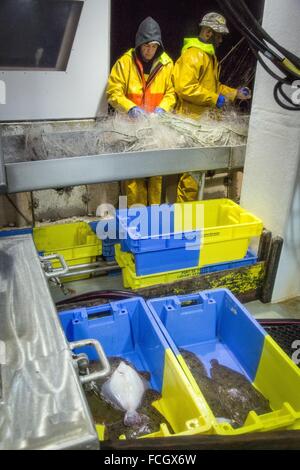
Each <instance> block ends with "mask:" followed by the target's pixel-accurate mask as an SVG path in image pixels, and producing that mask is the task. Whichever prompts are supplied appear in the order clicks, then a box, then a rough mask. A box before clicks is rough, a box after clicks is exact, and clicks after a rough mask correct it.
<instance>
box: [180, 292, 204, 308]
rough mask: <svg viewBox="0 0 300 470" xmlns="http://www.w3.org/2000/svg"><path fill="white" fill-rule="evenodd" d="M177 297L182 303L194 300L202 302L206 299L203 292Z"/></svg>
mask: <svg viewBox="0 0 300 470" xmlns="http://www.w3.org/2000/svg"><path fill="white" fill-rule="evenodd" d="M177 299H178V300H179V302H180V303H181V304H182V303H185V302H189V301H194V300H195V301H197V302H198V303H199V304H202V303H203V301H204V299H203V296H202V294H189V295H179V296H178V297H177ZM183 307H185V305H183Z"/></svg>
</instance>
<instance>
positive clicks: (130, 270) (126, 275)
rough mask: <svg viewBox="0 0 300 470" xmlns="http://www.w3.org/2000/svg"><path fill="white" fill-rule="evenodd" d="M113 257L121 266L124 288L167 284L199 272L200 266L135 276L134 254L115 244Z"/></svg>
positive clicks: (196, 274)
mask: <svg viewBox="0 0 300 470" xmlns="http://www.w3.org/2000/svg"><path fill="white" fill-rule="evenodd" d="M115 258H116V261H117V263H118V265H119V266H120V268H122V277H123V285H124V287H125V288H128V287H130V288H131V289H140V288H143V287H150V286H155V285H157V284H169V283H171V282H176V281H180V280H183V279H187V278H190V277H195V276H198V275H199V274H200V268H188V269H180V270H178V271H169V272H166V273H158V274H149V275H148V276H137V274H136V271H135V264H134V256H133V255H132V254H131V253H126V252H124V251H122V250H121V245H115Z"/></svg>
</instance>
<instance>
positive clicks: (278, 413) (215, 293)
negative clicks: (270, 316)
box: [147, 289, 300, 435]
mask: <svg viewBox="0 0 300 470" xmlns="http://www.w3.org/2000/svg"><path fill="white" fill-rule="evenodd" d="M147 305H148V307H149V308H150V310H151V312H152V315H153V318H155V320H156V322H157V324H158V326H159V328H160V329H161V331H162V332H163V334H164V336H165V338H166V340H167V342H168V343H169V345H170V347H171V349H172V351H173V352H174V354H175V355H176V357H177V360H178V362H179V363H180V364H181V367H182V369H183V370H184V372H185V374H186V376H187V377H188V379H189V381H190V383H191V384H192V386H193V388H194V390H195V392H196V393H197V394H198V396H199V399H201V400H202V403H205V400H206V399H205V393H207V390H206V389H205V386H204V389H203V390H202V389H201V380H200V381H199V383H197V380H196V378H195V377H194V376H193V370H192V369H190V366H191V364H188V363H187V362H186V359H185V358H186V356H185V355H184V353H183V352H182V350H185V351H189V352H191V353H193V354H194V355H195V356H197V357H198V358H199V359H200V360H201V362H202V364H203V365H204V367H205V369H206V373H207V375H208V377H211V371H212V367H215V366H216V367H220V366H225V367H227V368H230V369H232V370H233V371H236V372H238V373H240V374H242V375H244V377H245V378H246V379H247V380H248V381H249V382H250V383H252V385H253V386H254V387H255V388H256V389H257V390H258V391H259V392H260V393H261V394H262V395H263V396H264V397H265V398H266V399H267V400H268V401H269V404H270V409H271V411H266V412H265V413H263V414H257V412H256V411H255V409H253V410H249V411H250V412H249V413H248V416H247V417H246V420H245V421H244V423H243V425H242V426H239V427H238V428H233V426H232V425H231V424H229V423H224V422H223V420H222V418H221V420H220V419H219V418H220V417H218V416H217V415H216V416H215V420H214V423H213V428H214V429H215V432H216V433H217V434H223V435H224V434H225V435H226V434H227V435H234V434H243V433H248V432H255V431H274V430H275V429H299V427H300V400H299V393H298V390H299V385H300V373H299V369H298V368H297V366H296V365H295V364H294V363H293V361H292V360H291V359H290V358H289V357H288V356H287V355H286V354H285V353H284V352H283V351H282V350H281V349H280V347H279V346H278V345H277V344H276V343H275V342H274V341H273V340H272V338H270V336H269V335H268V334H267V332H266V331H264V330H263V328H262V327H261V326H260V325H259V323H258V322H257V321H256V320H255V319H254V318H253V317H252V315H251V314H250V313H249V312H248V311H247V309H246V308H245V307H244V306H243V305H242V304H241V303H240V302H239V301H238V300H237V299H236V298H235V297H234V295H233V294H232V293H231V292H230V291H229V290H228V289H216V290H211V291H203V292H199V293H198V294H192V295H184V296H173V297H165V298H160V299H153V300H149V301H148V302H147ZM215 361H217V363H216V362H215ZM218 364H219V366H218ZM237 388H238V386H237ZM233 392H234V390H233ZM234 393H235V392H234ZM237 396H238V395H237Z"/></svg>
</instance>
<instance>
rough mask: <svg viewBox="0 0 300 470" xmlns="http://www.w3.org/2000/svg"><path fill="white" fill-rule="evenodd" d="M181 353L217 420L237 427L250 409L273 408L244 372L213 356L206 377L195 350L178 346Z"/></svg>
mask: <svg viewBox="0 0 300 470" xmlns="http://www.w3.org/2000/svg"><path fill="white" fill-rule="evenodd" d="M180 353H181V354H182V356H183V358H184V359H185V361H186V363H187V365H188V367H189V368H190V369H191V372H192V374H193V377H194V378H195V380H196V382H197V384H198V386H199V388H200V390H201V392H202V393H203V395H204V397H205V399H206V401H207V403H208V405H209V407H210V408H211V410H212V412H213V413H214V415H215V417H216V419H217V420H218V421H219V422H220V423H221V422H228V423H230V424H231V425H232V426H233V427H234V428H239V427H241V426H243V425H244V423H245V420H246V418H247V416H248V414H249V412H250V411H252V410H253V411H255V412H256V413H257V414H258V415H261V414H265V413H269V412H271V411H272V410H271V408H270V405H269V402H268V400H267V399H266V398H265V397H264V396H263V395H262V394H261V393H260V392H259V391H258V390H256V389H255V387H254V386H253V385H252V384H251V383H250V382H249V381H248V380H247V378H246V377H245V376H244V375H242V374H240V373H239V372H237V371H234V370H233V369H231V368H229V367H226V366H223V365H222V364H220V363H219V362H218V360H217V359H213V360H212V361H211V362H210V365H211V368H210V377H209V376H208V374H207V372H206V368H205V366H204V364H203V363H202V361H201V360H200V359H199V358H198V357H197V356H196V354H194V353H191V352H190V351H186V350H180Z"/></svg>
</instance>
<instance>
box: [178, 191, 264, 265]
mask: <svg viewBox="0 0 300 470" xmlns="http://www.w3.org/2000/svg"><path fill="white" fill-rule="evenodd" d="M174 206H175V232H182V231H193V230H197V229H198V230H199V229H200V230H201V248H200V259H199V266H200V267H202V266H206V265H210V264H217V263H223V262H226V261H234V260H238V259H243V258H244V257H245V256H246V253H247V250H248V248H249V244H250V241H251V239H252V238H253V237H259V236H260V235H261V233H262V230H263V223H262V221H261V220H260V219H259V218H258V217H256V216H255V215H253V214H251V213H250V212H248V211H246V210H245V209H243V208H242V207H240V206H239V205H238V204H236V203H235V202H233V201H231V200H230V199H212V200H209V201H196V202H187V203H180V204H179V203H177V204H174Z"/></svg>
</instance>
